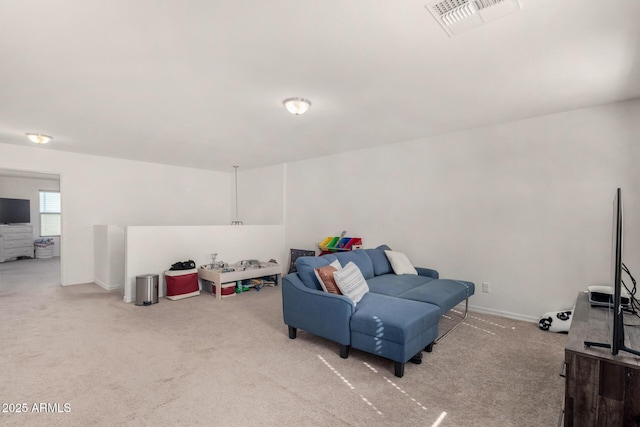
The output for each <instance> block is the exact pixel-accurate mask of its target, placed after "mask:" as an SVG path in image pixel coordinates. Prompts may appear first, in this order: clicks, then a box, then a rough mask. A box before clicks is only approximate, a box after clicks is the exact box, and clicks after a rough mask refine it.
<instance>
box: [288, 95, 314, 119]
mask: <svg viewBox="0 0 640 427" xmlns="http://www.w3.org/2000/svg"><path fill="white" fill-rule="evenodd" d="M282 103H283V104H284V106H285V108H286V109H287V111H289V112H290V113H291V114H295V115H296V116H299V115H300V114H304V113H306V112H307V110H308V109H309V107H311V101H309V100H308V99H304V98H287V99H285V100H284V101H283V102H282Z"/></svg>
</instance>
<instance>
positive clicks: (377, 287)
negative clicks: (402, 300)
mask: <svg viewBox="0 0 640 427" xmlns="http://www.w3.org/2000/svg"><path fill="white" fill-rule="evenodd" d="M431 280H434V279H433V278H432V277H427V276H414V275H412V274H404V275H401V276H398V275H396V274H393V273H391V274H383V275H382V276H376V277H372V278H371V279H367V285H368V286H369V291H370V292H375V293H377V294H382V295H389V296H397V295H400V294H402V293H404V292H407V291H409V290H411V289H413V288H416V287H418V286H421V285H424V284H425V283H427V282H430V281H431Z"/></svg>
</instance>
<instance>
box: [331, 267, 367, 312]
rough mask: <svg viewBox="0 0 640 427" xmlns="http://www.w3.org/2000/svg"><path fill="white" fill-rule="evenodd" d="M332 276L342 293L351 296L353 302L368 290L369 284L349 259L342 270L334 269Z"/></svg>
mask: <svg viewBox="0 0 640 427" xmlns="http://www.w3.org/2000/svg"><path fill="white" fill-rule="evenodd" d="M333 278H334V279H336V285H338V288H339V289H340V292H342V294H343V295H346V296H348V297H349V298H351V301H353V302H354V303H355V304H358V302H359V301H360V300H361V299H362V297H363V296H364V294H366V293H367V292H369V285H367V281H366V280H364V276H363V275H362V272H361V271H360V269H359V268H358V266H357V265H355V264H354V263H353V262H351V261H349V262H348V263H347V265H345V266H344V267H343V268H342V270H338V271H335V272H334V273H333Z"/></svg>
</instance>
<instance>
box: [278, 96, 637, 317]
mask: <svg viewBox="0 0 640 427" xmlns="http://www.w3.org/2000/svg"><path fill="white" fill-rule="evenodd" d="M638 117H640V101H639V100H636V101H632V102H626V103H618V104H613V105H606V106H599V107H595V108H589V109H584V110H578V111H572V112H567V113H562V114H556V115H551V116H545V117H539V118H534V119H529V120H524V121H519V122H514V123H508V124H504V125H496V126H490V127H486V128H482V129H475V130H469V131H464V132H458V133H455V134H450V135H444V136H438V137H433V138H425V139H420V140H416V141H410V142H404V143H399V144H394V145H388V146H384V147H379V148H374V149H368V150H361V151H356V152H351V153H346V154H339V155H335V156H329V157H323V158H316V159H312V160H308V161H301V162H297V163H291V164H288V165H287V167H286V209H285V218H286V232H285V234H286V237H287V238H286V244H287V247H297V248H309V249H313V248H315V247H316V244H317V242H319V241H320V240H321V239H322V238H324V237H325V236H329V235H337V234H339V233H340V232H341V231H342V230H347V233H348V235H350V236H358V237H362V238H363V242H364V246H365V247H374V246H377V245H379V244H382V243H387V244H389V245H390V246H391V247H392V248H394V249H396V250H400V251H403V252H405V253H407V255H408V256H409V258H410V259H411V260H412V261H413V263H414V264H415V265H419V266H425V267H433V268H436V269H438V270H439V271H440V273H441V276H442V277H448V278H457V279H464V280H470V281H473V282H475V283H476V285H477V286H478V288H477V292H476V295H475V296H474V297H473V299H472V300H471V305H472V306H474V307H475V308H477V309H481V310H484V311H487V312H493V313H497V314H501V315H506V316H511V317H518V318H523V319H528V320H537V318H538V317H539V316H540V315H542V314H543V313H545V312H547V311H555V310H560V309H566V308H571V307H572V306H573V303H574V301H575V298H576V295H577V293H578V291H580V290H583V289H586V287H587V286H588V285H591V284H603V283H607V281H608V278H609V275H610V250H611V249H610V248H611V221H612V202H613V197H614V192H615V188H616V187H618V186H621V187H622V188H623V191H624V196H625V209H626V213H627V215H626V226H627V227H626V235H625V238H626V248H625V249H626V251H627V252H626V254H627V256H626V257H625V260H626V262H627V265H628V266H629V267H630V268H631V269H632V271H636V272H640V259H639V258H638V255H640V239H639V237H640V185H639V184H638V182H639V179H638V178H640V177H639V174H638V172H637V170H636V169H637V161H638V160H640V159H639V156H638V154H639V153H638V152H639V149H638V148H637V145H638V143H639V142H640V129H639V127H638V125H637V124H635V123H636V122H637V119H638ZM634 213H635V214H634ZM637 274H639V275H640V273H637ZM482 282H489V283H490V286H491V293H488V294H486V293H482V292H481V289H480V288H481V286H480V285H481V283H482Z"/></svg>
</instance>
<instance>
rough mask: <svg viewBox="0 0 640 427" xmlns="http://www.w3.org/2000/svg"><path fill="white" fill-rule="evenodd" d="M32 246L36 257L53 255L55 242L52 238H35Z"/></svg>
mask: <svg viewBox="0 0 640 427" xmlns="http://www.w3.org/2000/svg"><path fill="white" fill-rule="evenodd" d="M34 246H35V250H36V258H51V257H53V249H54V248H55V243H54V242H53V239H48V240H46V241H44V239H41V240H36V242H35V245H34Z"/></svg>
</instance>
